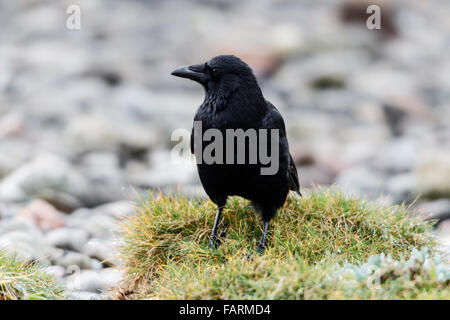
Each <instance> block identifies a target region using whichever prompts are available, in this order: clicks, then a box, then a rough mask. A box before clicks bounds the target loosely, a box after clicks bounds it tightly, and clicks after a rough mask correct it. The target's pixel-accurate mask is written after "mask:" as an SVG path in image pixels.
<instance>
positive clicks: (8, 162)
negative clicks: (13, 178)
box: [0, 139, 32, 177]
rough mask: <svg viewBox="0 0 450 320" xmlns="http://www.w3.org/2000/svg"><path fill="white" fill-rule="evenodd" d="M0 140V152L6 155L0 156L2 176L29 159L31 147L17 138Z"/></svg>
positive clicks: (0, 175) (0, 173) (0, 172)
mask: <svg viewBox="0 0 450 320" xmlns="http://www.w3.org/2000/svg"><path fill="white" fill-rule="evenodd" d="M0 140H1V141H0V154H4V155H6V154H7V155H8V156H4V157H0V177H3V176H5V175H8V174H10V173H11V172H13V171H14V170H15V169H17V168H19V167H20V166H21V165H22V164H24V163H25V162H27V161H28V160H29V159H30V157H31V155H32V147H31V146H30V145H29V144H28V143H26V142H24V141H22V140H19V139H0Z"/></svg>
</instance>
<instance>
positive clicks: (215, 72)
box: [211, 68, 219, 78]
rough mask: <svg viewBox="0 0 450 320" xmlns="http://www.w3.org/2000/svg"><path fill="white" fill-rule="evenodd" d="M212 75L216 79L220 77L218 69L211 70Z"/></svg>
mask: <svg viewBox="0 0 450 320" xmlns="http://www.w3.org/2000/svg"><path fill="white" fill-rule="evenodd" d="M211 74H212V75H213V76H214V77H216V78H217V77H218V76H219V71H218V70H217V69H216V68H212V69H211Z"/></svg>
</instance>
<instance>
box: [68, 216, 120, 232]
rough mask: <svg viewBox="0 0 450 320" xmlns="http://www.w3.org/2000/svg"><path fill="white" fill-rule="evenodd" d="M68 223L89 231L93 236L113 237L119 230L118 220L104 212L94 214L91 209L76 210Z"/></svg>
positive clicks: (69, 225)
mask: <svg viewBox="0 0 450 320" xmlns="http://www.w3.org/2000/svg"><path fill="white" fill-rule="evenodd" d="M66 225H67V226H68V227H72V228H79V229H83V230H85V231H87V232H88V233H89V235H90V236H91V237H93V238H100V239H111V238H112V237H114V236H115V235H116V232H117V230H118V224H117V220H116V219H115V218H113V217H111V216H108V215H104V214H92V211H91V210H87V209H83V210H81V211H80V210H77V211H75V212H74V213H73V214H72V216H71V217H70V218H69V219H68V220H67V222H66Z"/></svg>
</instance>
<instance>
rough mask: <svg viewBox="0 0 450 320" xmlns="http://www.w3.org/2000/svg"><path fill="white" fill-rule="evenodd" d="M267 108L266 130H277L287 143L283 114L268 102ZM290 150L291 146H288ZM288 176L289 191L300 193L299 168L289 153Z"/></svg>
mask: <svg viewBox="0 0 450 320" xmlns="http://www.w3.org/2000/svg"><path fill="white" fill-rule="evenodd" d="M267 106H268V109H269V112H268V115H267V116H266V118H265V119H264V126H265V127H266V128H277V129H279V130H280V131H281V132H280V137H284V138H285V139H286V143H287V135H286V127H285V125H284V120H283V117H282V116H281V113H280V112H279V111H278V109H277V108H275V106H274V105H273V104H272V103H270V102H269V101H267ZM288 148H289V146H288ZM288 175H289V190H292V191H295V192H297V193H298V194H299V195H302V194H301V193H300V183H299V181H298V173H297V168H296V167H295V163H294V160H293V159H292V156H291V154H290V153H289V164H288Z"/></svg>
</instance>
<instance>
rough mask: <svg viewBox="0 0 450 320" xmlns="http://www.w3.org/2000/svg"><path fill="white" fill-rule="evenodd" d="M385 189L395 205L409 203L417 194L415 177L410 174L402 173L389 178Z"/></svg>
mask: <svg viewBox="0 0 450 320" xmlns="http://www.w3.org/2000/svg"><path fill="white" fill-rule="evenodd" d="M386 189H387V192H388V194H389V195H391V196H392V197H393V201H394V202H395V203H402V202H405V203H411V202H412V201H414V200H415V198H416V196H417V194H416V190H417V177H416V176H415V175H414V174H411V173H403V174H398V175H394V176H392V177H390V178H389V179H388V180H387V182H386Z"/></svg>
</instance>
